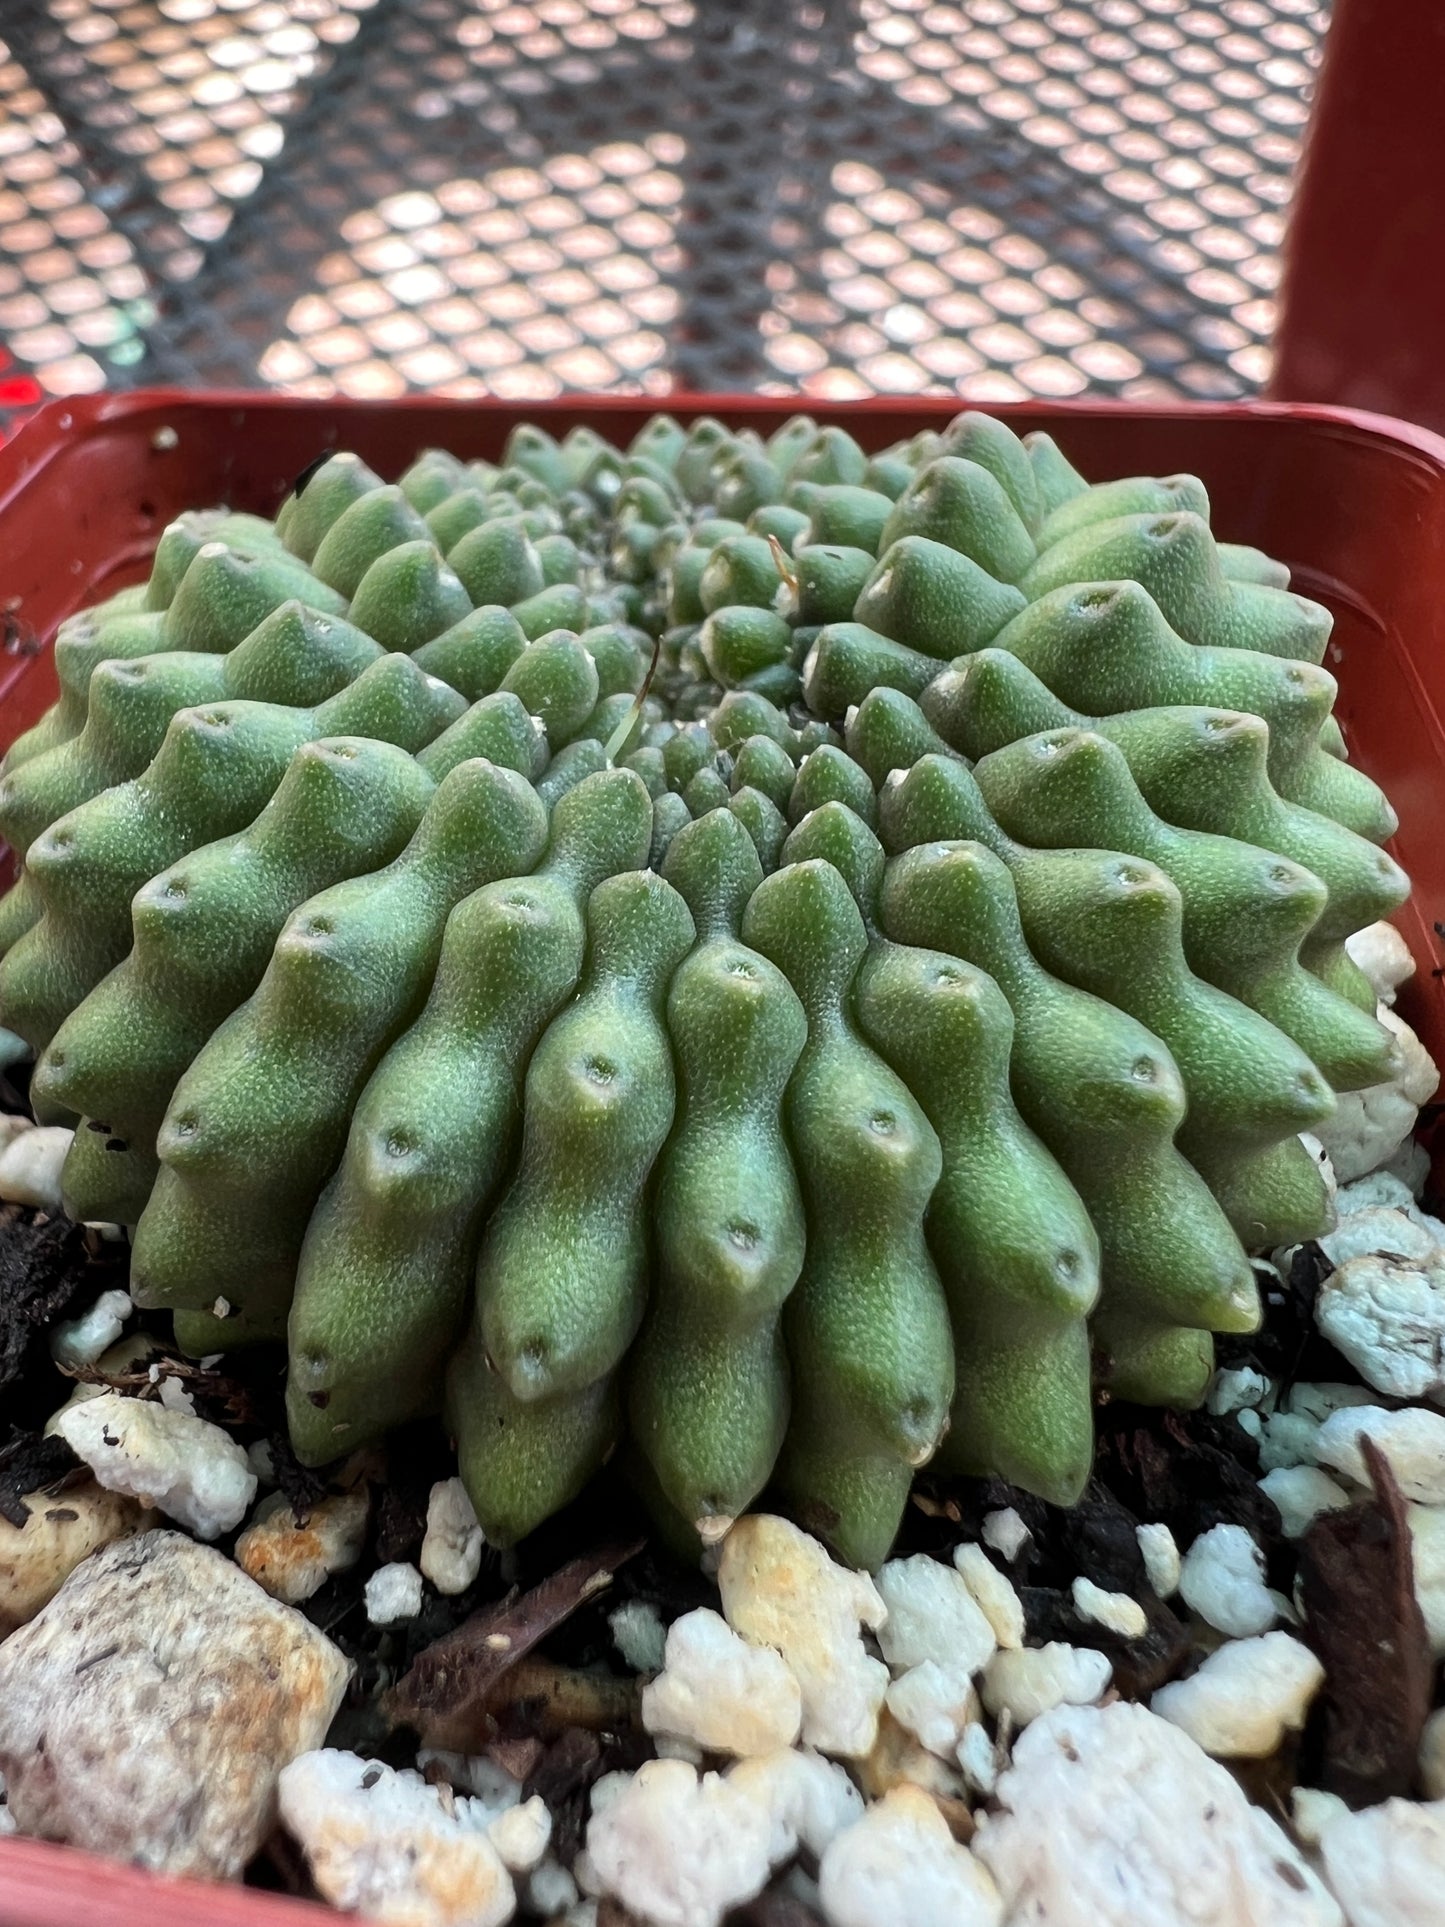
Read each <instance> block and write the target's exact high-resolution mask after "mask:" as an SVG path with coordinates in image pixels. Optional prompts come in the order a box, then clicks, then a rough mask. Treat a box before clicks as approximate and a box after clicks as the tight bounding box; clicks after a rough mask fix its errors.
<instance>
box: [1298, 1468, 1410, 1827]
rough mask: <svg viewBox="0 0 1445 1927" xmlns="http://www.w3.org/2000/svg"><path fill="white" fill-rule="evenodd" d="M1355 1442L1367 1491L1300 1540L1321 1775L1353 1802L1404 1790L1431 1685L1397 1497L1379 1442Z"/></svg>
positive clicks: (1407, 1533)
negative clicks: (1317, 1671)
mask: <svg viewBox="0 0 1445 1927" xmlns="http://www.w3.org/2000/svg"><path fill="white" fill-rule="evenodd" d="M1360 1446H1361V1450H1362V1451H1363V1453H1364V1456H1365V1463H1366V1465H1367V1466H1368V1467H1369V1471H1370V1480H1371V1483H1372V1484H1373V1486H1374V1490H1375V1496H1374V1498H1373V1499H1366V1500H1364V1501H1363V1502H1362V1503H1361V1504H1359V1505H1354V1506H1351V1507H1350V1508H1349V1510H1348V1511H1343V1512H1327V1513H1323V1514H1321V1516H1320V1517H1319V1518H1318V1519H1316V1520H1315V1522H1314V1524H1313V1525H1312V1526H1311V1527H1310V1529H1309V1531H1308V1533H1306V1535H1305V1538H1304V1542H1303V1545H1302V1547H1301V1549H1300V1585H1301V1591H1302V1596H1303V1604H1304V1609H1305V1614H1306V1617H1307V1621H1308V1625H1309V1632H1310V1639H1311V1643H1312V1644H1313V1646H1314V1648H1315V1650H1316V1652H1317V1653H1318V1654H1319V1656H1320V1659H1321V1661H1322V1662H1323V1664H1324V1668H1325V1685H1324V1691H1323V1693H1322V1694H1321V1707H1322V1711H1321V1713H1320V1716H1319V1720H1320V1764H1319V1784H1320V1785H1321V1786H1323V1787H1324V1788H1325V1789H1326V1791H1327V1792H1330V1793H1337V1794H1339V1796H1340V1798H1341V1799H1342V1800H1345V1801H1347V1802H1348V1803H1349V1804H1350V1805H1351V1806H1352V1807H1362V1806H1373V1805H1374V1804H1376V1803H1377V1802H1378V1801H1380V1800H1388V1799H1390V1798H1392V1797H1394V1796H1396V1795H1404V1794H1407V1793H1408V1792H1409V1791H1410V1788H1411V1786H1412V1785H1413V1784H1414V1780H1415V1771H1416V1761H1417V1758H1418V1756H1419V1749H1420V1734H1421V1732H1422V1730H1423V1728H1424V1725H1425V1721H1426V1718H1427V1717H1428V1715H1429V1712H1430V1704H1431V1699H1432V1690H1433V1685H1434V1664H1433V1662H1432V1660H1431V1657H1430V1642H1429V1639H1428V1637H1427V1636H1426V1631H1425V1621H1424V1619H1423V1617H1422V1616H1421V1612H1420V1606H1419V1603H1418V1601H1417V1599H1416V1597H1415V1587H1414V1571H1413V1562H1412V1558H1411V1552H1410V1527H1409V1522H1408V1517H1407V1514H1406V1511H1405V1501H1404V1499H1403V1498H1402V1497H1401V1496H1400V1488H1399V1486H1398V1485H1397V1484H1396V1482H1395V1478H1394V1475H1393V1473H1392V1472H1391V1470H1390V1467H1389V1464H1388V1462H1387V1461H1386V1459H1385V1456H1384V1454H1383V1453H1382V1452H1381V1451H1380V1449H1379V1447H1378V1446H1377V1445H1376V1444H1375V1443H1374V1441H1373V1440H1372V1439H1370V1438H1362V1439H1361V1441H1360Z"/></svg>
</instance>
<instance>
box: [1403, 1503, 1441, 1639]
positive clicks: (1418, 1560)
mask: <svg viewBox="0 0 1445 1927" xmlns="http://www.w3.org/2000/svg"><path fill="white" fill-rule="evenodd" d="M1406 1511H1407V1516H1408V1518H1409V1521H1410V1556H1411V1563H1412V1565H1413V1567H1414V1572H1415V1597H1416V1599H1417V1600H1418V1601H1419V1602H1420V1612H1421V1615H1422V1617H1423V1618H1424V1621H1425V1630H1426V1632H1427V1633H1428V1634H1429V1635H1430V1650H1431V1652H1432V1653H1434V1655H1435V1657H1436V1659H1445V1506H1435V1505H1412V1506H1409V1507H1407V1508H1406Z"/></svg>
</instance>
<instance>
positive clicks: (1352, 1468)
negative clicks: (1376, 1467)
mask: <svg viewBox="0 0 1445 1927" xmlns="http://www.w3.org/2000/svg"><path fill="white" fill-rule="evenodd" d="M1362 1439H1369V1440H1370V1441H1371V1443H1372V1444H1374V1445H1375V1446H1376V1447H1378V1449H1379V1451H1380V1453H1381V1454H1382V1456H1383V1457H1384V1459H1385V1460H1386V1462H1387V1464H1388V1465H1389V1467H1390V1470H1391V1472H1392V1473H1393V1474H1394V1476H1395V1481H1396V1483H1397V1484H1398V1486H1399V1488H1400V1490H1401V1492H1403V1493H1404V1495H1405V1497H1406V1498H1407V1499H1413V1500H1414V1501H1415V1503H1416V1504H1417V1505H1445V1416H1442V1414H1441V1413H1439V1412H1427V1411H1426V1410H1425V1409H1424V1407H1423V1406H1419V1405H1412V1406H1406V1407H1405V1408H1404V1409H1403V1410H1402V1411H1398V1412H1396V1411H1388V1410H1386V1409H1385V1408H1384V1407H1383V1406H1379V1405H1358V1406H1356V1407H1354V1409H1353V1410H1351V1411H1344V1412H1334V1413H1332V1414H1331V1415H1330V1417H1329V1418H1327V1419H1326V1420H1325V1422H1324V1424H1323V1425H1322V1426H1321V1427H1320V1429H1319V1436H1318V1437H1317V1438H1316V1440H1315V1451H1316V1454H1317V1455H1318V1457H1319V1460H1320V1463H1321V1464H1322V1465H1328V1466H1333V1467H1334V1469H1335V1470H1336V1471H1337V1472H1342V1473H1343V1474H1344V1475H1345V1477H1346V1478H1347V1479H1352V1480H1353V1481H1354V1483H1355V1484H1356V1485H1360V1486H1366V1487H1368V1485H1369V1484H1370V1473H1369V1467H1368V1466H1367V1465H1366V1463H1365V1454H1364V1448H1363V1446H1362V1445H1361V1443H1360V1441H1361V1440H1362Z"/></svg>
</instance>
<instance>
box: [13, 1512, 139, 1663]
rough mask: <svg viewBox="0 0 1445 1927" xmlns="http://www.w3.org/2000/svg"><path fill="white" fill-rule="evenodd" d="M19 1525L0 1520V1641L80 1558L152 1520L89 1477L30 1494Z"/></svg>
mask: <svg viewBox="0 0 1445 1927" xmlns="http://www.w3.org/2000/svg"><path fill="white" fill-rule="evenodd" d="M25 1503H26V1505H27V1506H28V1507H29V1508H30V1517H29V1518H28V1519H27V1520H26V1521H25V1524H24V1525H23V1526H12V1525H11V1524H10V1522H9V1521H8V1520H7V1519H0V1639H6V1638H8V1637H9V1635H10V1634H11V1633H13V1632H14V1631H15V1628H16V1627H17V1626H23V1625H24V1624H25V1623H26V1621H27V1620H31V1619H33V1618H34V1617H35V1615H36V1613H38V1612H39V1611H40V1609H41V1607H42V1606H47V1605H49V1603H50V1601H51V1600H52V1599H53V1598H54V1597H55V1595H56V1593H58V1592H59V1591H60V1588H61V1586H62V1585H64V1583H65V1581H66V1580H67V1579H68V1578H69V1576H70V1574H71V1573H72V1572H74V1570H75V1568H76V1567H77V1566H78V1565H79V1564H80V1562H81V1560H82V1559H87V1558H89V1556H90V1554H91V1553H92V1552H95V1551H97V1550H98V1549H99V1548H100V1547H101V1546H108V1545H110V1544H111V1543H112V1541H114V1540H116V1539H129V1538H131V1537H132V1536H133V1535H134V1534H135V1533H137V1532H145V1531H146V1530H148V1528H149V1527H151V1526H153V1525H155V1524H156V1515H155V1514H154V1513H153V1512H147V1511H146V1510H145V1508H144V1507H143V1506H142V1505H140V1504H139V1503H138V1502H137V1501H136V1500H135V1499H130V1498H127V1497H125V1495H124V1494H123V1493H119V1492H107V1491H106V1490H105V1488H104V1486H100V1485H97V1484H96V1482H95V1480H94V1479H87V1480H86V1481H85V1482H84V1484H82V1485H74V1486H68V1487H67V1488H66V1489H65V1490H64V1491H63V1492H60V1493H56V1492H31V1493H29V1494H28V1495H27V1496H26V1499H25Z"/></svg>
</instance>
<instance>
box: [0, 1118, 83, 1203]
mask: <svg viewBox="0 0 1445 1927" xmlns="http://www.w3.org/2000/svg"><path fill="white" fill-rule="evenodd" d="M74 1136H75V1133H74V1131H67V1130H63V1129H62V1128H61V1127H60V1126H59V1125H58V1124H42V1125H39V1126H38V1127H37V1128H36V1129H35V1130H32V1131H22V1132H21V1133H20V1135H19V1136H18V1137H13V1138H11V1140H10V1142H9V1143H8V1144H7V1145H6V1146H5V1148H4V1150H0V1202H3V1203H5V1204H28V1205H31V1206H33V1208H34V1209H35V1210H37V1211H59V1210H60V1208H61V1202H60V1170H61V1166H62V1165H63V1164H64V1163H65V1158H66V1154H67V1152H68V1151H69V1150H70V1142H71V1139H72V1138H73V1137H74Z"/></svg>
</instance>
